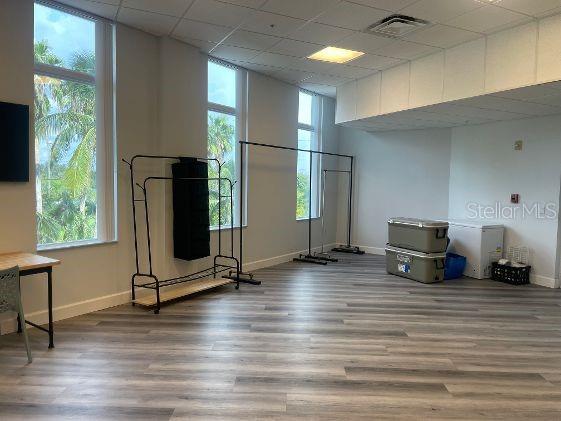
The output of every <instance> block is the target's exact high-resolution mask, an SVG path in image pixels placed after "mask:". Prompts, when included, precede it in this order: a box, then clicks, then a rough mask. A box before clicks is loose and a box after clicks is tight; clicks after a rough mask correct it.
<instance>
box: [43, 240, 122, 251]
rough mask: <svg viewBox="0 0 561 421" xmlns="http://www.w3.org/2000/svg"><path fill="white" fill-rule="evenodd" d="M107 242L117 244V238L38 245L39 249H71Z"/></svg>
mask: <svg viewBox="0 0 561 421" xmlns="http://www.w3.org/2000/svg"><path fill="white" fill-rule="evenodd" d="M106 244H117V240H111V241H101V240H91V241H76V242H73V243H64V244H42V245H37V251H58V250H70V249H76V248H83V247H96V246H102V245H106Z"/></svg>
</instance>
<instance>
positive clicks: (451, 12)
mask: <svg viewBox="0 0 561 421" xmlns="http://www.w3.org/2000/svg"><path fill="white" fill-rule="evenodd" d="M481 7H483V5H482V4H481V3H479V2H477V1H475V0H452V1H451V0H420V1H418V2H416V3H414V4H412V5H411V6H409V7H406V8H405V9H403V10H401V11H400V13H402V14H404V15H409V16H414V17H416V18H421V19H426V20H428V21H430V22H440V23H443V22H446V21H449V20H450V19H454V18H456V17H458V16H460V15H463V14H464V13H467V12H470V11H472V10H475V9H479V8H481Z"/></svg>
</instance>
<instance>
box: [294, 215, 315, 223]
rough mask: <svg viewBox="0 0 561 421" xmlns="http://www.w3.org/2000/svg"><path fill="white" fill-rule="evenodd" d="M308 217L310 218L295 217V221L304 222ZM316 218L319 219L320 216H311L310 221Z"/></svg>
mask: <svg viewBox="0 0 561 421" xmlns="http://www.w3.org/2000/svg"><path fill="white" fill-rule="evenodd" d="M308 219H310V218H296V222H306V221H308ZM318 219H321V216H314V217H312V221H317V220H318Z"/></svg>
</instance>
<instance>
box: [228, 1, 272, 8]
mask: <svg viewBox="0 0 561 421" xmlns="http://www.w3.org/2000/svg"><path fill="white" fill-rule="evenodd" d="M266 1H267V0H222V2H224V3H230V4H235V5H236V6H244V7H251V8H253V9H259V8H260V7H261V6H263V4H265V2H266Z"/></svg>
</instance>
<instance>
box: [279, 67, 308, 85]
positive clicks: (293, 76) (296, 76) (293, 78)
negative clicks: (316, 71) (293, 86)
mask: <svg viewBox="0 0 561 421" xmlns="http://www.w3.org/2000/svg"><path fill="white" fill-rule="evenodd" d="M311 75H312V74H311V73H307V72H302V71H299V70H288V69H281V70H277V71H276V72H273V73H272V76H273V77H276V78H277V79H280V80H284V81H285V82H288V83H299V82H300V81H302V80H306V79H308V78H309V77H310V76H311Z"/></svg>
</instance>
